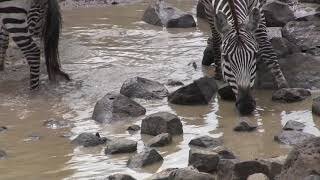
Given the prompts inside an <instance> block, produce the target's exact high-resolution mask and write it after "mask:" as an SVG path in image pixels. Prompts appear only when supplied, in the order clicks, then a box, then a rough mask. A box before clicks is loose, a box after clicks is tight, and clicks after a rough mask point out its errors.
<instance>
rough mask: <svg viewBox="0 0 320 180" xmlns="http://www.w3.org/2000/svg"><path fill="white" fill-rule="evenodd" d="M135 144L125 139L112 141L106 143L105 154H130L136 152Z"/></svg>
mask: <svg viewBox="0 0 320 180" xmlns="http://www.w3.org/2000/svg"><path fill="white" fill-rule="evenodd" d="M137 144H138V143H137V142H136V141H133V140H127V139H114V140H112V141H109V142H108V143H107V146H106V149H105V150H104V153H105V154H119V153H132V152H135V151H136V150H137Z"/></svg>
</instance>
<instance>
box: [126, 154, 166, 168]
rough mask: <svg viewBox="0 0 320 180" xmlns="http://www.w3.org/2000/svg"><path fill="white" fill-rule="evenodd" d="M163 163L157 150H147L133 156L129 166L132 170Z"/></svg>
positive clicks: (128, 163)
mask: <svg viewBox="0 0 320 180" xmlns="http://www.w3.org/2000/svg"><path fill="white" fill-rule="evenodd" d="M161 161H163V157H162V156H161V155H160V154H159V153H158V152H157V151H156V150H155V149H145V150H143V151H142V152H140V153H138V154H136V155H134V156H132V157H131V158H130V159H129V160H128V162H127V165H128V167H130V168H142V167H145V166H148V165H151V164H155V163H158V162H161Z"/></svg>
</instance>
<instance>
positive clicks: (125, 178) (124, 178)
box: [106, 174, 135, 180]
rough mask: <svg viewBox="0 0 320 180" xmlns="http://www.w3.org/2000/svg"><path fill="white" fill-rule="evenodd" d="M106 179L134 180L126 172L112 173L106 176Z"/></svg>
mask: <svg viewBox="0 0 320 180" xmlns="http://www.w3.org/2000/svg"><path fill="white" fill-rule="evenodd" d="M106 180H135V179H134V178H133V177H131V176H130V175H127V174H113V175H111V176H109V177H107V179H106Z"/></svg>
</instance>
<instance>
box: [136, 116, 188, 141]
mask: <svg viewBox="0 0 320 180" xmlns="http://www.w3.org/2000/svg"><path fill="white" fill-rule="evenodd" d="M162 133H169V134H171V135H178V134H182V133H183V129H182V123H181V121H180V119H179V117H178V116H176V115H174V114H171V113H168V112H158V113H155V114H151V115H149V116H147V117H146V118H144V119H143V120H142V123H141V134H149V135H153V136H156V135H159V134H162Z"/></svg>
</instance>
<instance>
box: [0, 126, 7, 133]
mask: <svg viewBox="0 0 320 180" xmlns="http://www.w3.org/2000/svg"><path fill="white" fill-rule="evenodd" d="M7 130H8V128H7V127H6V126H1V127H0V133H1V132H4V131H7Z"/></svg>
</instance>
